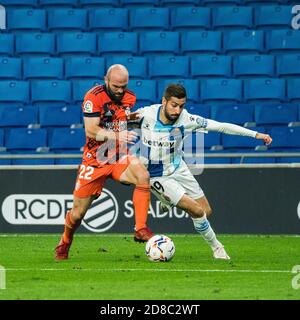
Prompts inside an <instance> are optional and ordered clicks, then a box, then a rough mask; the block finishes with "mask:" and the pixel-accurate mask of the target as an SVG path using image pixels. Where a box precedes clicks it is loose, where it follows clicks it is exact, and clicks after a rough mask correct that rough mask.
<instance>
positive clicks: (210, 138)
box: [204, 132, 221, 149]
mask: <svg viewBox="0 0 300 320" xmlns="http://www.w3.org/2000/svg"><path fill="white" fill-rule="evenodd" d="M220 145H221V134H220V133H218V132H209V133H208V134H205V135H204V148H205V149H210V148H211V147H214V146H220Z"/></svg>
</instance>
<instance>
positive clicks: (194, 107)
mask: <svg viewBox="0 0 300 320" xmlns="http://www.w3.org/2000/svg"><path fill="white" fill-rule="evenodd" d="M210 108H211V106H210V105H208V104H189V105H187V106H186V110H187V112H188V113H191V114H195V115H197V116H200V117H203V118H208V119H210Z"/></svg>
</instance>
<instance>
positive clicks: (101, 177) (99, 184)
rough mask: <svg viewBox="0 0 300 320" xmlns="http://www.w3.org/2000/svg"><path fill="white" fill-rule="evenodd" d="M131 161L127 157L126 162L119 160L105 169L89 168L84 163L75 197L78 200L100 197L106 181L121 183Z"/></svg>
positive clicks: (81, 167)
mask: <svg viewBox="0 0 300 320" xmlns="http://www.w3.org/2000/svg"><path fill="white" fill-rule="evenodd" d="M130 160H131V159H130V157H127V158H126V160H125V161H124V160H118V161H117V162H116V163H114V164H107V165H104V166H103V167H95V166H89V165H88V163H87V162H86V161H83V162H82V164H81V165H80V167H79V170H78V174H77V179H76V184H75V189H74V192H73V194H74V196H75V197H78V198H87V197H90V196H93V195H95V196H99V195H100V194H101V191H102V189H103V186H104V183H105V181H106V179H107V178H112V179H114V180H116V181H119V180H120V176H121V174H122V173H123V172H124V171H125V170H126V169H127V167H128V166H129V164H130Z"/></svg>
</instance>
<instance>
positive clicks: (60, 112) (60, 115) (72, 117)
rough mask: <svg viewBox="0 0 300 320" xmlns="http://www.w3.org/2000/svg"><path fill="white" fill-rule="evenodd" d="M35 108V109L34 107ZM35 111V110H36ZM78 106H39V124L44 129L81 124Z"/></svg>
mask: <svg viewBox="0 0 300 320" xmlns="http://www.w3.org/2000/svg"><path fill="white" fill-rule="evenodd" d="M35 108H36V107H35ZM36 109H37V108H36ZM81 122H82V121H81V107H80V106H62V107H61V106H40V107H39V123H40V125H41V126H45V127H51V126H53V127H58V126H65V127H66V126H70V125H72V124H78V123H81Z"/></svg>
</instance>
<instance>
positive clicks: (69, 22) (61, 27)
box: [48, 8, 87, 32]
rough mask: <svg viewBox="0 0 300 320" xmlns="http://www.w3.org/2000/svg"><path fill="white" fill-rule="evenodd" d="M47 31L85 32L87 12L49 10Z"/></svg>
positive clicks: (78, 10)
mask: <svg viewBox="0 0 300 320" xmlns="http://www.w3.org/2000/svg"><path fill="white" fill-rule="evenodd" d="M48 29H49V30H50V31H51V32H53V31H77V32H78V31H85V30H86V29H87V10H84V9H70V8H69V9H55V10H49V13H48Z"/></svg>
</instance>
